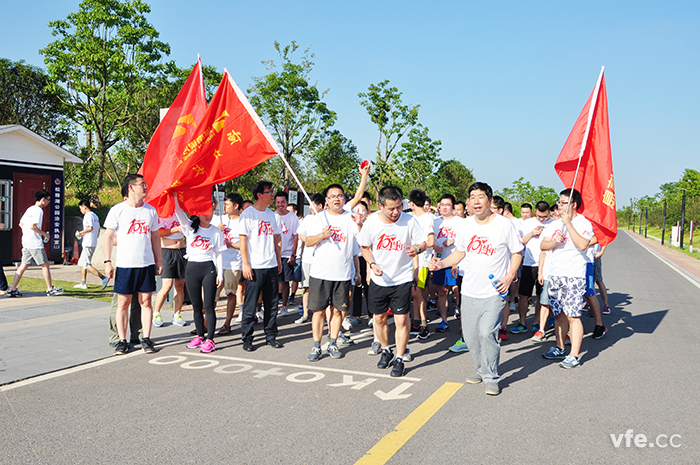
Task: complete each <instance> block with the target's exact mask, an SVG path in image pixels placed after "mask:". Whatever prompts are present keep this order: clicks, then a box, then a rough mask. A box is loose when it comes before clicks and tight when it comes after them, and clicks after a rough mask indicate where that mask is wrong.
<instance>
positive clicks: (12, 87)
mask: <svg viewBox="0 0 700 465" xmlns="http://www.w3.org/2000/svg"><path fill="white" fill-rule="evenodd" d="M48 84H49V76H48V75H47V74H46V73H45V72H44V70H43V69H41V68H38V67H36V66H31V65H28V64H26V63H25V62H24V61H23V60H20V61H12V60H8V59H7V58H0V89H2V92H0V124H20V125H22V126H24V127H25V128H27V129H29V130H31V131H34V132H35V133H37V134H39V135H40V136H42V137H44V138H46V139H48V140H50V141H51V142H53V143H54V144H56V145H59V146H66V145H67V144H68V143H69V141H71V139H72V137H73V136H74V133H75V130H74V128H73V125H72V123H71V121H70V120H69V119H68V117H67V115H68V113H67V111H68V109H67V108H66V107H65V106H64V105H63V104H62V103H61V99H60V98H59V95H60V94H59V95H57V94H55V93H53V92H50V91H49V90H48V89H47V88H46V87H47V86H48Z"/></svg>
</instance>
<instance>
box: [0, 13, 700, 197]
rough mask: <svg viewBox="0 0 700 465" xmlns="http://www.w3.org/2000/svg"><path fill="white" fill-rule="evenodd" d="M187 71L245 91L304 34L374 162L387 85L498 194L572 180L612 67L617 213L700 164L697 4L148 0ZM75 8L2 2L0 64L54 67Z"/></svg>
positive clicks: (352, 132) (356, 139)
mask: <svg viewBox="0 0 700 465" xmlns="http://www.w3.org/2000/svg"><path fill="white" fill-rule="evenodd" d="M147 3H149V4H150V5H151V8H152V12H151V14H150V15H149V16H148V19H149V20H150V22H151V23H152V24H153V25H154V26H155V28H156V29H157V30H158V31H159V32H160V38H161V40H163V41H165V42H167V43H169V44H170V46H171V47H172V54H171V56H170V58H172V59H174V60H175V61H176V62H177V64H178V65H179V66H181V67H185V66H188V65H191V64H193V63H194V62H195V61H196V59H197V54H198V53H199V54H201V56H202V61H203V62H204V63H205V64H210V65H214V66H216V67H217V68H219V69H223V68H224V67H226V68H228V70H229V71H230V72H231V75H232V76H233V78H234V79H235V80H236V81H237V82H238V84H239V86H240V87H241V88H243V89H246V88H247V87H248V86H249V85H250V83H251V77H252V76H261V75H263V74H265V67H264V66H263V65H262V64H261V60H266V59H274V58H276V57H277V55H276V51H275V50H274V48H273V43H274V42H275V41H279V42H280V43H282V44H287V43H289V42H291V41H292V40H296V41H297V43H298V44H299V45H300V46H301V48H302V49H303V48H305V47H307V46H311V51H312V52H313V53H315V55H316V57H315V60H314V61H315V63H316V65H315V68H314V71H313V73H312V79H314V80H316V81H317V82H318V84H319V86H320V87H321V88H323V89H326V88H327V89H330V90H329V92H328V94H327V96H326V99H325V100H326V102H327V104H328V106H329V107H330V108H331V109H332V110H334V111H336V112H337V114H338V121H337V123H336V127H337V128H338V129H339V130H340V131H341V132H342V133H343V134H344V135H345V136H346V137H348V138H350V139H351V140H352V141H353V143H354V144H355V145H356V146H357V147H358V151H359V153H360V156H361V157H362V158H367V159H373V158H374V154H375V146H376V143H377V138H378V133H377V130H376V127H375V126H373V125H372V123H371V122H370V120H369V116H368V115H367V113H366V111H365V110H364V108H363V107H362V106H360V104H359V98H358V96H357V94H358V93H359V92H363V91H365V90H366V89H367V87H368V86H369V85H370V84H372V83H378V82H380V81H382V80H384V79H389V80H390V81H391V83H392V85H394V86H396V87H398V89H399V90H400V91H401V92H402V93H403V100H404V102H405V103H410V104H420V105H421V109H420V116H419V120H420V122H421V123H422V124H423V125H425V126H427V127H428V128H429V129H430V136H431V137H432V138H434V139H440V140H441V141H442V147H443V150H442V156H443V158H445V159H449V158H455V159H458V160H460V161H461V162H462V163H464V164H465V165H466V166H467V167H469V168H470V169H472V170H473V172H474V174H475V175H476V177H477V179H478V180H480V181H485V182H488V183H489V184H490V185H491V186H492V187H493V188H494V189H501V188H503V187H508V186H510V185H511V184H512V182H513V181H514V180H515V179H518V178H519V177H520V176H523V177H525V179H526V180H529V181H530V182H531V183H533V184H534V185H545V186H551V187H553V188H555V189H557V190H559V189H561V188H563V185H562V183H561V181H560V180H559V178H558V177H557V176H556V173H555V172H554V161H555V160H556V157H557V156H558V154H559V152H560V150H561V148H562V146H563V145H564V142H565V141H566V138H567V136H568V135H569V132H570V131H571V128H572V127H573V124H574V122H575V120H576V118H577V117H578V114H579V113H580V111H581V109H582V108H583V105H584V103H585V102H586V99H587V98H588V96H589V94H590V92H591V91H592V89H593V87H594V85H595V82H596V79H597V77H598V74H599V72H600V67H601V65H604V66H605V76H606V83H607V90H608V105H609V117H610V132H611V143H612V150H613V165H614V171H615V187H616V191H617V202H618V206H624V205H628V204H629V199H630V198H631V197H641V196H644V195H651V194H655V193H656V192H658V187H659V186H660V185H661V184H662V183H665V182H671V181H677V180H678V179H679V178H680V176H681V174H682V172H683V170H684V169H685V168H693V169H696V170H700V162H699V161H698V160H699V158H700V157H698V147H699V146H700V129H698V127H699V126H700V124H699V123H700V110H699V109H700V86H698V84H697V83H698V81H699V80H700V79H699V77H700V14H699V13H700V4H698V3H697V2H645V1H636V2H630V1H620V2H609V1H607V2H602V1H588V2H561V1H551V2H537V1H531V2H516V1H513V2H509V1H495V2H413V1H403V2H397V1H390V0H389V1H384V2H376V1H374V2H366V1H355V2H343V3H341V2H328V1H324V2H321V1H297V2H283V1H267V2H238V1H199V2H192V1H188V2H185V1H180V0H170V1H165V0H152V1H150V2H149V1H147ZM77 6H78V1H77V0H71V1H65V0H51V1H47V0H38V1H35V2H30V3H24V4H23V2H13V3H11V4H9V5H8V4H6V5H4V6H3V10H4V11H3V13H4V14H3V18H2V19H0V44H2V45H1V46H0V47H1V48H0V50H1V51H0V56H2V57H6V58H9V59H12V60H20V59H23V60H25V61H26V62H28V63H30V64H33V65H38V66H43V57H42V56H41V55H40V54H39V53H38V50H39V49H41V48H42V47H44V46H45V45H46V44H47V43H49V42H50V41H51V40H52V36H51V33H50V30H49V28H48V26H47V24H48V22H49V21H51V20H55V19H63V18H65V17H66V16H67V14H68V13H69V12H71V11H76V10H77Z"/></svg>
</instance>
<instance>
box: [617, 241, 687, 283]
mask: <svg viewBox="0 0 700 465" xmlns="http://www.w3.org/2000/svg"><path fill="white" fill-rule="evenodd" d="M628 235H629V236H630V237H631V238H632V239H634V241H635V242H636V243H637V244H639V245H641V246H642V247H644V248H645V249H646V250H647V252H649V253H650V254H652V255H653V256H655V257H656V258H658V259H659V260H661V261H662V262H663V263H665V264H666V265H668V267H669V268H671V269H672V270H673V271H675V272H676V273H678V274H679V275H681V276H683V277H684V278H685V279H687V280H688V282H690V284H692V285H693V286H695V287H697V288H698V289H700V283H698V282H697V281H695V280H694V279H693V278H691V277H690V276H688V274H687V272H686V271H685V270H683V269H682V268H680V267H678V266H677V265H676V264H675V263H673V262H671V261H670V260H668V259H667V258H666V257H664V256H662V255H660V254H658V253H656V252H655V251H654V250H653V249H651V248H650V247H647V245H646V244H644V243H643V242H642V241H639V240H637V238H636V237H634V236H633V235H631V234H629V233H628Z"/></svg>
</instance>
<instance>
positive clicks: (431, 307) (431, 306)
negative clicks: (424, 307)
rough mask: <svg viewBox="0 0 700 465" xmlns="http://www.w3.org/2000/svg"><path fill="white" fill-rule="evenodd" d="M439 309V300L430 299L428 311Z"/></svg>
mask: <svg viewBox="0 0 700 465" xmlns="http://www.w3.org/2000/svg"><path fill="white" fill-rule="evenodd" d="M436 308H437V300H435V299H428V310H435V309H436Z"/></svg>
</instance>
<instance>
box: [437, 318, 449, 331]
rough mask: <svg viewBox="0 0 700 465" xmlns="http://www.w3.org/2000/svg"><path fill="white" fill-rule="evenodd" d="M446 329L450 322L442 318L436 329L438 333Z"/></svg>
mask: <svg viewBox="0 0 700 465" xmlns="http://www.w3.org/2000/svg"><path fill="white" fill-rule="evenodd" d="M448 329H450V324H449V323H448V322H446V321H445V320H442V322H440V324H439V325H438V327H437V329H436V331H437V332H438V333H444V332H446V331H447V330H448Z"/></svg>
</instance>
